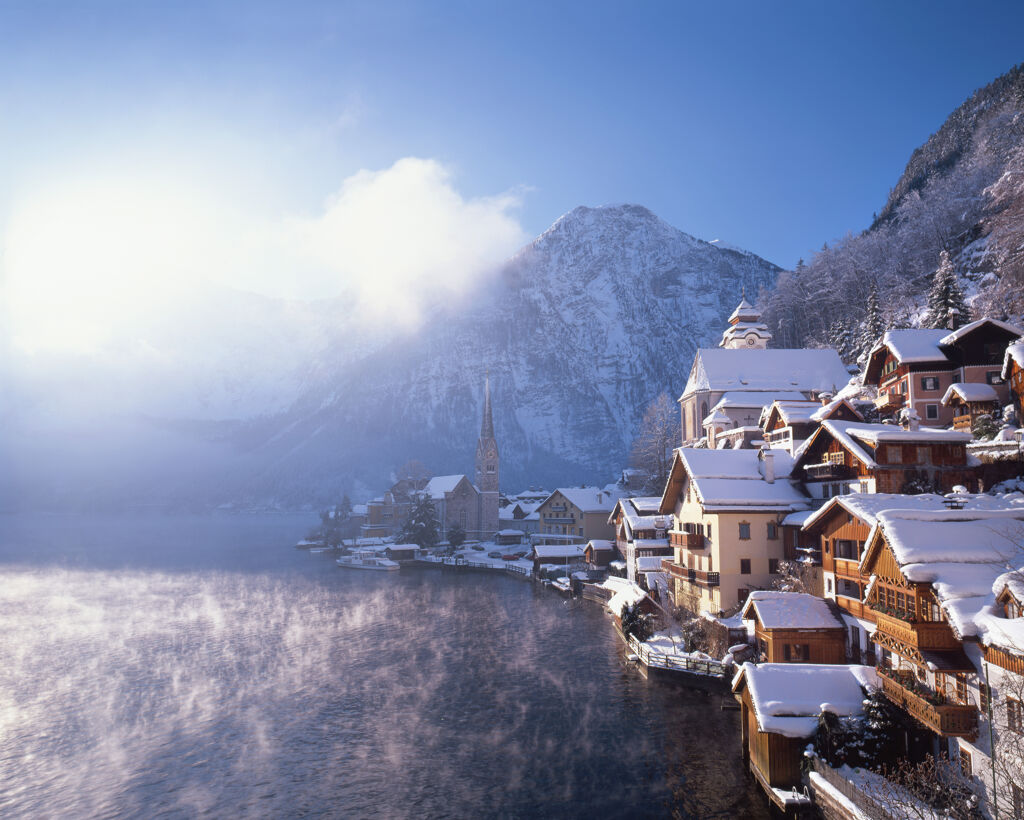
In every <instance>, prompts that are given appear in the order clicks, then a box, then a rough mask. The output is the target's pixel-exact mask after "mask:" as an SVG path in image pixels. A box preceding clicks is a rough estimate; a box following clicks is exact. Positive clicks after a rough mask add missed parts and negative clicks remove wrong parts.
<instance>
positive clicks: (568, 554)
mask: <svg viewBox="0 0 1024 820" xmlns="http://www.w3.org/2000/svg"><path fill="white" fill-rule="evenodd" d="M583 549H584V545H583V544H534V545H533V554H534V555H535V556H536V557H537V558H538V559H539V560H541V561H543V560H545V559H547V558H580V559H582V558H583Z"/></svg>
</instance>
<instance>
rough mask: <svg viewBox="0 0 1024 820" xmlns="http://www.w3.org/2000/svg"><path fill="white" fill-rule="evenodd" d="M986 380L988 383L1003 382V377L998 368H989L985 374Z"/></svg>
mask: <svg viewBox="0 0 1024 820" xmlns="http://www.w3.org/2000/svg"><path fill="white" fill-rule="evenodd" d="M985 382H986V383H987V384H1002V383H1003V377H1002V376H1001V375H1000V373H999V371H998V370H989V371H988V372H987V373H986V374H985Z"/></svg>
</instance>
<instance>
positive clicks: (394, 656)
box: [0, 516, 767, 817]
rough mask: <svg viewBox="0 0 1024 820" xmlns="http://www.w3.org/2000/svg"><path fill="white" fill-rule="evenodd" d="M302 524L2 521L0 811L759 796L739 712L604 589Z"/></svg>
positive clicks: (464, 808) (363, 807)
mask: <svg viewBox="0 0 1024 820" xmlns="http://www.w3.org/2000/svg"><path fill="white" fill-rule="evenodd" d="M305 525H306V524H305V522H303V521H301V520H296V519H288V518H285V517H280V516H279V517H276V518H272V517H263V518H257V517H241V516H238V517H229V516H220V517H212V518H205V519H204V518H193V519H157V520H154V519H123V518H122V519H114V520H91V521H79V522H70V521H69V520H67V519H57V520H55V519H36V520H35V521H33V522H32V523H31V525H28V524H26V519H24V518H19V519H12V518H10V517H8V518H7V519H0V526H3V529H2V530H0V572H2V585H0V630H2V633H0V634H2V635H3V639H2V641H0V768H2V770H3V773H4V776H3V778H2V780H0V814H3V815H12V816H41V815H46V816H53V815H62V816H113V815H119V816H123V815H133V816H153V815H163V816H190V815H194V814H197V813H210V814H213V815H215V816H237V815H245V816H281V815H289V816H290V815H319V816H345V817H357V816H366V815H371V814H372V815H379V816H392V817H401V816H417V817H421V816H427V817H441V816H451V817H465V816H473V815H485V816H533V815H548V816H581V817H582V816H595V815H598V816H603V817H609V816H672V815H675V816H681V817H766V816H767V813H766V811H765V809H764V808H763V803H762V801H761V800H760V798H759V796H758V794H757V792H756V790H755V788H754V787H753V786H752V784H751V782H750V781H749V778H747V777H746V776H745V775H744V774H743V772H742V767H741V765H740V762H739V759H738V754H737V749H738V743H739V741H738V728H737V725H736V724H737V719H736V713H734V712H721V711H720V709H719V700H720V698H719V696H718V695H713V696H708V695H704V694H702V693H698V692H692V691H689V690H683V689H673V688H671V687H665V686H662V685H657V684H648V683H647V682H645V681H644V680H643V679H641V678H639V677H638V676H637V675H636V673H635V672H633V671H630V670H625V669H623V668H622V666H621V663H620V658H619V653H618V647H617V646H616V643H615V641H614V639H613V636H612V633H611V630H610V629H609V628H608V626H607V622H606V620H605V617H604V616H603V615H602V614H601V612H600V610H599V609H598V608H597V607H596V606H593V607H591V606H588V607H586V608H581V609H577V610H568V609H567V608H566V607H565V605H564V604H563V603H562V601H561V599H560V598H558V597H556V596H554V595H552V594H549V593H547V592H545V591H543V590H539V589H537V588H535V587H534V586H532V585H530V584H528V583H524V582H522V581H518V580H515V579H512V578H505V577H495V576H490V575H471V576H452V575H448V574H444V573H441V572H438V571H415V570H413V571H408V570H403V571H402V572H401V573H389V574H383V573H382V574H376V573H358V572H352V571H344V570H340V569H336V568H334V567H333V565H332V563H331V562H330V561H329V560H324V559H323V557H321V556H311V555H308V554H305V553H299V552H297V551H295V550H293V549H291V547H290V546H289V544H290V543H291V542H293V541H294V540H295V538H296V537H297V536H298V535H300V534H301V533H302V531H303V529H304V527H305ZM236 565H237V569H234V568H232V567H233V566H236Z"/></svg>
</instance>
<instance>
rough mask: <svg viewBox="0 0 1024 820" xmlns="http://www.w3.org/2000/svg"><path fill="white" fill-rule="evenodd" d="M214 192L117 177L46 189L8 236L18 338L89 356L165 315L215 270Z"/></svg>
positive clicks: (19, 213)
mask: <svg viewBox="0 0 1024 820" xmlns="http://www.w3.org/2000/svg"><path fill="white" fill-rule="evenodd" d="M216 229H217V218H216V214H215V213H214V210H213V209H212V208H211V207H210V197H209V196H208V195H202V194H201V193H200V192H197V191H194V190H189V189H188V188H187V187H186V186H184V185H180V184H175V183H171V182H169V181H167V180H154V179H140V178H136V179H107V180H102V181H95V180H89V181H80V182H77V183H73V184H64V185H61V186H60V187H58V188H53V189H50V190H46V191H43V192H40V193H39V194H37V195H36V196H34V197H32V198H31V199H29V200H28V201H26V202H23V203H21V204H20V205H19V206H17V207H16V208H15V210H14V213H13V215H12V218H11V220H10V222H9V224H8V227H7V231H6V234H5V237H4V251H5V252H4V259H3V265H4V274H5V275H4V280H5V291H6V293H5V297H6V300H7V302H8V311H9V317H10V325H11V336H12V340H13V341H14V343H15V344H16V345H17V346H18V347H20V348H22V349H24V350H28V351H45V350H52V349H61V350H65V351H74V352H81V353H88V352H94V351H95V350H97V349H98V348H101V347H102V346H103V344H104V343H105V342H107V341H108V340H110V339H111V337H112V335H113V334H114V333H115V332H116V331H119V330H123V329H124V328H125V327H130V326H131V325H132V324H133V323H136V322H139V321H144V320H147V319H149V318H152V317H153V316H154V314H159V312H160V311H161V309H162V308H164V307H165V306H166V305H167V303H168V302H169V301H173V300H174V299H175V298H176V297H177V296H178V295H180V294H181V293H182V291H183V290H185V289H187V288H188V287H189V286H192V285H193V284H194V283H195V280H196V279H197V278H201V277H202V276H203V274H204V271H209V270H211V269H215V267H216V265H217V264H218V262H223V261H224V260H223V259H220V258H219V257H221V256H222V255H223V251H222V249H221V248H220V243H218V242H216V241H215V233H214V232H215V231H216Z"/></svg>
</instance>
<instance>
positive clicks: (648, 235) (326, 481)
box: [242, 205, 778, 500]
mask: <svg viewBox="0 0 1024 820" xmlns="http://www.w3.org/2000/svg"><path fill="white" fill-rule="evenodd" d="M777 271H778V268H777V267H776V266H775V265H773V264H771V263H769V262H766V261H765V260H763V259H761V258H759V257H757V256H755V255H754V254H752V253H747V252H743V251H737V250H734V249H730V248H723V247H720V246H717V245H714V244H711V243H708V242H704V241H702V240H699V239H695V238H694V237H692V236H689V235H688V234H685V233H683V232H682V231H679V230H677V229H675V228H673V227H672V226H670V225H668V224H667V223H665V222H664V221H662V220H661V219H659V218H658V217H657V216H655V215H654V214H653V213H651V212H650V211H649V210H647V209H646V208H643V207H640V206H637V205H621V206H614V207H604V208H584V207H581V208H576V209H575V210H573V211H571V212H570V213H568V214H566V215H565V216H563V217H562V218H561V219H559V220H558V221H557V222H556V223H555V224H554V225H552V227H551V228H550V229H549V230H548V231H546V232H545V233H544V234H542V235H541V236H539V237H538V238H537V239H536V240H535V241H534V242H532V243H531V244H530V245H528V246H527V247H525V248H523V249H522V250H521V251H520V252H519V253H518V254H517V255H516V256H515V257H514V258H512V259H511V260H510V261H509V262H508V263H507V264H506V265H505V266H504V267H503V269H502V270H501V271H500V273H499V275H498V276H497V277H496V278H495V279H493V280H492V281H490V282H488V283H487V285H486V286H485V287H483V288H482V289H481V291H480V292H479V293H478V294H477V295H476V297H475V298H472V299H469V300H468V302H467V304H464V305H462V306H460V307H459V308H458V310H457V311H448V312H444V313H441V314H439V315H437V316H436V317H435V318H434V320H433V321H431V322H429V323H428V324H427V325H426V326H425V327H424V328H423V329H422V330H421V331H419V332H418V333H417V334H416V335H414V336H409V337H402V338H400V339H397V340H395V341H392V342H391V343H390V344H388V345H386V346H383V347H381V348H380V349H377V350H375V351H373V352H371V353H370V354H369V355H367V356H364V357H362V358H361V359H360V360H359V361H357V362H355V363H353V364H351V365H348V366H342V367H339V368H338V369H337V370H336V371H334V372H333V373H331V374H330V376H329V377H325V378H324V379H323V381H322V382H321V383H319V384H316V385H315V386H313V387H312V388H311V389H309V390H307V391H306V392H305V393H304V394H303V395H302V396H301V397H300V398H299V399H298V401H296V403H295V405H294V406H293V407H292V408H291V409H290V410H289V412H287V413H285V414H282V415H279V416H274V417H272V418H267V419H261V420H258V421H256V422H252V423H249V424H247V425H245V427H244V431H242V432H244V436H245V441H246V442H247V444H248V445H250V446H251V449H250V450H249V455H250V456H251V457H252V458H253V459H255V461H256V462H258V463H259V464H260V465H261V468H260V470H259V471H258V473H257V474H256V475H254V476H253V478H252V481H251V482H250V483H249V485H248V486H247V488H246V494H247V495H251V497H252V498H254V499H259V498H261V497H262V498H266V497H268V496H270V495H273V496H276V497H280V496H281V495H282V493H285V494H286V495H287V496H289V499H288V500H297V499H298V497H299V496H300V495H301V494H315V493H317V492H318V491H320V492H324V493H326V494H328V495H329V494H330V493H332V492H337V491H338V490H339V489H343V488H345V487H346V485H348V484H349V483H350V482H352V481H354V480H355V481H359V482H361V483H362V484H364V485H366V486H370V487H375V486H376V487H380V486H382V485H383V484H384V483H385V482H386V480H387V477H388V474H389V472H390V471H391V470H392V469H393V468H394V467H396V466H397V465H399V464H401V463H403V462H404V461H405V460H406V459H408V458H418V459H420V460H421V461H423V462H424V463H426V464H427V465H428V467H430V468H431V469H432V470H433V471H434V472H435V473H437V474H443V473H448V472H463V471H465V472H470V473H471V471H472V459H473V452H474V446H475V441H476V436H477V431H478V428H479V424H480V410H481V401H482V386H483V380H484V374H485V372H486V371H488V370H489V371H490V378H491V385H492V392H493V396H494V415H495V427H496V430H497V437H498V443H499V447H500V449H501V458H502V463H501V473H502V485H503V486H504V487H509V488H515V487H519V486H520V485H525V484H527V483H541V484H546V485H554V484H563V485H564V484H569V483H577V482H583V481H600V480H608V479H609V478H610V477H611V476H612V474H613V472H614V470H615V469H616V468H618V467H621V466H622V465H623V464H624V462H625V459H626V456H627V453H628V448H629V445H630V442H631V441H632V438H633V437H634V435H635V433H636V430H637V427H638V424H639V420H640V417H641V416H642V414H643V411H644V409H645V408H646V406H647V404H648V403H649V402H650V401H651V400H652V399H654V398H655V397H656V396H657V395H658V394H659V393H660V392H661V391H663V390H667V391H668V392H669V393H670V395H672V396H673V398H674V397H675V395H677V394H678V393H679V392H680V391H681V390H682V387H683V384H684V382H685V380H686V374H687V371H688V368H689V366H690V364H691V362H692V359H693V354H694V350H695V349H696V347H697V346H699V345H713V344H717V341H718V339H719V338H720V335H721V332H722V330H723V328H724V326H725V323H726V317H727V316H728V315H729V313H730V312H731V311H732V310H733V308H734V307H735V306H736V303H737V302H738V301H739V298H740V294H741V291H742V290H744V289H745V290H746V292H747V294H748V295H756V294H757V293H758V292H759V290H760V289H761V288H765V287H770V286H771V285H772V283H773V281H774V278H775V276H776V273H777ZM293 493H295V495H293Z"/></svg>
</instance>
